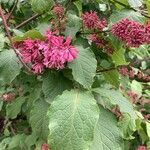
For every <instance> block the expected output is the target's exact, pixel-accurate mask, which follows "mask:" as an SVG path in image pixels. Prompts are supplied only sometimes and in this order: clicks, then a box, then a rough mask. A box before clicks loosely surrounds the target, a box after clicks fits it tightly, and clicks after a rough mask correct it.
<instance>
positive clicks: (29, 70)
mask: <svg viewBox="0 0 150 150" xmlns="http://www.w3.org/2000/svg"><path fill="white" fill-rule="evenodd" d="M0 15H1V18H2V21H3V25H4V28H5V31H6V33H7V36H8V39H9V41H10V44H11V46H12V48H13V50H14V52H15V54H16V56H17V57H18V59H19V61H20V62H21V64H22V65H23V66H24V67H25V68H26V70H27V71H28V72H29V73H31V69H30V68H29V67H28V66H27V65H26V64H25V63H24V62H23V61H22V59H21V57H20V56H19V55H18V52H17V50H16V49H15V47H14V44H13V41H12V38H11V34H10V31H9V28H8V25H7V21H6V18H5V16H4V13H3V9H2V7H1V5H0Z"/></svg>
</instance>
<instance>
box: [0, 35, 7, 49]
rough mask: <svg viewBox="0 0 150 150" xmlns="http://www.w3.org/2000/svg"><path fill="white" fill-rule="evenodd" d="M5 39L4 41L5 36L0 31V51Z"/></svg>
mask: <svg viewBox="0 0 150 150" xmlns="http://www.w3.org/2000/svg"><path fill="white" fill-rule="evenodd" d="M5 41H6V38H5V36H4V35H3V34H2V33H0V51H2V49H3V48H4V43H5Z"/></svg>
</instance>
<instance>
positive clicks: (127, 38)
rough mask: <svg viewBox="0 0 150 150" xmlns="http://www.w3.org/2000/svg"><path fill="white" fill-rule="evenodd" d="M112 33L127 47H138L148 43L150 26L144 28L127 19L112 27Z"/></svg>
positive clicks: (149, 41)
mask: <svg viewBox="0 0 150 150" xmlns="http://www.w3.org/2000/svg"><path fill="white" fill-rule="evenodd" d="M112 33H113V34H114V35H115V36H117V37H118V38H119V39H121V40H122V41H124V42H125V43H126V45H127V46H128V47H139V46H140V45H142V44H149V43H150V25H147V26H146V27H145V26H144V25H142V24H140V23H138V22H136V21H133V20H129V19H128V18H125V19H122V20H121V21H119V22H118V23H116V24H114V25H113V26H112Z"/></svg>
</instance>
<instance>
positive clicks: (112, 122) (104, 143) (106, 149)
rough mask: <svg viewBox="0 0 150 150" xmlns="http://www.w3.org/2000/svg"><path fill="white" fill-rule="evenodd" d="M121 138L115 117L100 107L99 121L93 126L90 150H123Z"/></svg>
mask: <svg viewBox="0 0 150 150" xmlns="http://www.w3.org/2000/svg"><path fill="white" fill-rule="evenodd" d="M123 146H124V144H123V138H122V133H121V131H120V129H119V128H118V126H117V119H116V117H115V116H114V115H113V114H112V113H111V112H109V111H108V110H105V109H104V108H103V107H100V115H99V120H98V122H97V124H96V126H95V131H94V140H93V144H92V146H91V148H90V150H123Z"/></svg>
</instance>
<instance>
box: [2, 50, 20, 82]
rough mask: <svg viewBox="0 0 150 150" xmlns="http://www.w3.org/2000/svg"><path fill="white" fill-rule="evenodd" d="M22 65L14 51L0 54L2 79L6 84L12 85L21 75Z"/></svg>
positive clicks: (5, 51)
mask: <svg viewBox="0 0 150 150" xmlns="http://www.w3.org/2000/svg"><path fill="white" fill-rule="evenodd" d="M20 69H21V65H20V63H19V60H18V58H17V56H16V54H15V53H14V51H13V50H12V49H10V50H4V51H3V52H1V53H0V70H1V73H0V78H2V80H3V82H4V83H8V84H9V83H11V82H12V81H13V80H14V79H15V78H16V77H17V75H19V73H20Z"/></svg>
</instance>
